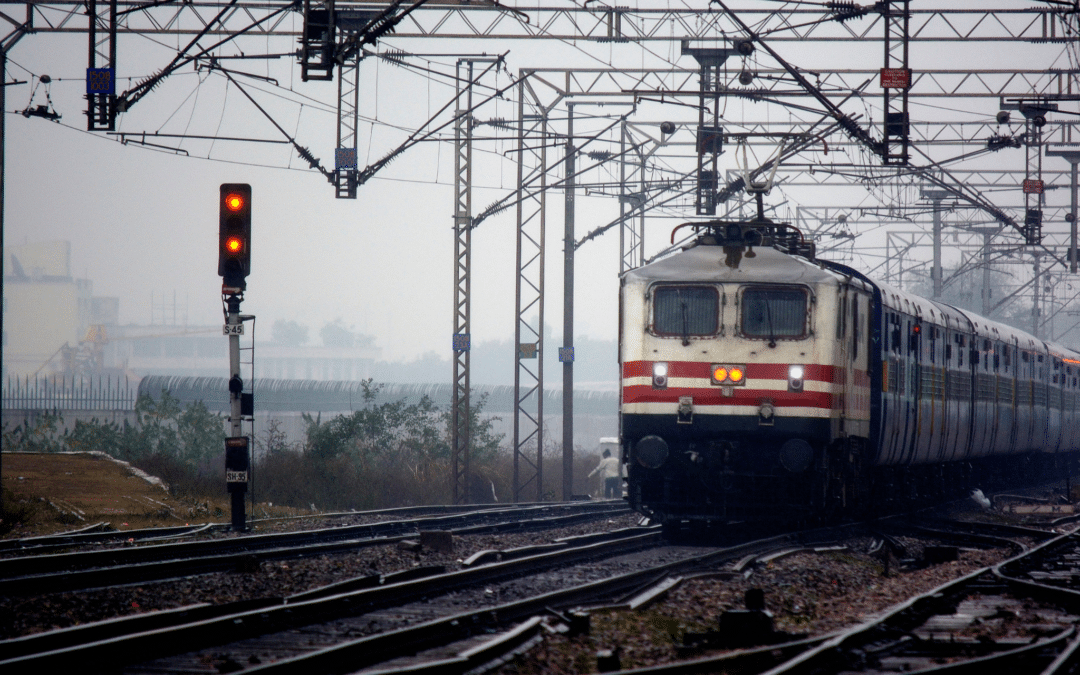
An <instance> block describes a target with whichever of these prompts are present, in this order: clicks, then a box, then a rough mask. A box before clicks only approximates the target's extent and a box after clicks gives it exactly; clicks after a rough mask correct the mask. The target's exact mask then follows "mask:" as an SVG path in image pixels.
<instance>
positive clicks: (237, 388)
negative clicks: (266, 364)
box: [218, 183, 254, 531]
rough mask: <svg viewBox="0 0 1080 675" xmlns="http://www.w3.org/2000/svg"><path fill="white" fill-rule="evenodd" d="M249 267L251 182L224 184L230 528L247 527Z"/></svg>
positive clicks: (221, 240)
mask: <svg viewBox="0 0 1080 675" xmlns="http://www.w3.org/2000/svg"><path fill="white" fill-rule="evenodd" d="M250 271H251V186H250V185H248V184H247V183H223V184H222V185H221V191H220V196H219V199H218V274H219V275H220V276H221V278H222V283H221V301H222V305H223V309H224V311H225V325H224V327H223V329H222V332H223V333H224V334H225V335H227V336H228V337H229V436H228V438H226V439H225V486H226V489H227V490H228V491H229V494H230V496H231V498H232V527H233V529H234V530H237V531H241V530H244V529H246V527H247V524H246V516H245V513H244V498H245V495H246V494H247V491H248V477H249V474H250V469H251V452H250V447H249V445H250V443H249V439H248V437H247V436H245V435H244V434H243V430H242V428H241V422H242V420H243V416H244V415H245V414H247V415H251V414H253V413H254V410H253V408H254V402H253V400H252V397H251V394H244V393H243V392H244V381H243V379H241V377H240V336H241V335H243V334H244V320H245V319H248V318H253V317H246V316H242V315H241V314H240V303H241V302H243V300H244V290H245V289H246V288H247V275H248V273H249V272H250Z"/></svg>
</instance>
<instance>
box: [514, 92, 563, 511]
mask: <svg viewBox="0 0 1080 675" xmlns="http://www.w3.org/2000/svg"><path fill="white" fill-rule="evenodd" d="M553 107H554V104H549V105H545V104H544V103H543V102H542V100H541V99H540V97H538V96H537V95H536V92H535V90H534V88H533V82H532V79H531V78H525V77H523V78H522V79H521V81H520V82H519V84H518V149H517V155H518V167H517V200H516V201H517V208H516V218H517V281H516V283H515V289H516V296H517V299H516V302H515V311H514V316H515V322H514V344H515V345H517V354H516V355H515V367H514V392H515V394H514V482H513V490H514V501H523V500H524V499H525V498H526V495H527V491H529V490H530V488H531V491H532V493H533V494H534V495H535V497H534V499H535V500H536V501H542V500H543V499H544V496H545V495H544V485H543V482H544V357H543V355H544V258H545V255H544V254H545V236H546V224H547V214H546V206H547V173H548V157H547V144H548V138H549V133H550V129H549V120H548V115H549V113H550V111H551V109H552V108H553Z"/></svg>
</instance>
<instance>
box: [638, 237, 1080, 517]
mask: <svg viewBox="0 0 1080 675" xmlns="http://www.w3.org/2000/svg"><path fill="white" fill-rule="evenodd" d="M686 226H689V227H693V228H694V229H695V230H696V231H697V232H696V234H697V236H696V238H695V240H694V241H693V243H692V244H690V245H688V246H686V247H685V248H683V249H682V250H681V251H680V252H678V253H676V254H673V255H671V256H669V257H667V258H664V259H661V260H659V261H657V262H653V263H651V264H648V265H645V266H643V267H640V268H637V269H634V270H630V271H628V272H626V273H624V274H623V276H622V279H621V289H620V332H619V354H620V357H619V361H620V367H621V371H622V384H621V401H620V434H621V437H620V442H621V448H622V454H623V461H624V462H625V464H626V475H627V490H628V499H629V501H630V504H631V506H632V507H633V508H634V509H636V510H638V511H639V512H641V513H643V514H645V515H647V516H649V517H650V518H651V519H652V520H653V521H654V522H662V523H663V524H664V525H665V528H668V529H673V530H675V531H677V528H679V527H686V526H688V525H698V526H700V525H710V524H724V523H732V522H739V521H747V520H750V519H767V518H773V517H783V518H785V519H789V518H799V519H803V520H806V519H812V520H813V521H827V520H831V519H836V518H838V517H843V516H845V515H853V514H860V513H863V512H866V511H879V512H880V510H881V509H882V508H883V507H887V505H888V504H889V503H891V502H895V503H900V502H904V503H911V501H912V500H915V501H916V502H917V503H918V502H921V503H927V502H928V501H930V500H932V499H935V498H939V497H944V496H946V495H948V494H955V493H957V492H958V491H960V490H963V489H968V488H970V487H972V486H974V485H976V484H977V485H981V486H982V487H984V488H985V487H993V486H995V485H1004V484H1007V483H1008V482H1009V481H1010V480H1014V481H1015V480H1016V479H1019V478H1021V477H1031V478H1034V477H1036V474H1037V473H1038V472H1040V471H1041V472H1046V471H1047V470H1056V471H1061V470H1062V468H1063V467H1066V466H1071V464H1070V463H1072V464H1075V462H1076V459H1077V454H1076V453H1077V450H1078V449H1080V433H1078V432H1080V412H1078V410H1077V403H1078V401H1077V392H1078V379H1080V353H1078V352H1076V351H1074V350H1071V349H1067V348H1065V347H1063V346H1060V345H1055V344H1051V343H1048V342H1045V341H1043V340H1040V339H1038V338H1036V337H1034V336H1032V335H1029V334H1027V333H1025V332H1023V331H1020V330H1016V329H1014V328H1011V327H1008V326H1005V325H1002V324H999V323H996V322H994V321H990V320H988V319H985V318H983V317H981V316H978V315H975V314H973V313H971V312H968V311H966V310H962V309H958V308H955V307H951V306H949V305H946V304H942V303H940V302H934V301H931V300H927V299H925V298H921V297H918V296H916V295H912V294H910V293H906V292H903V291H900V290H897V289H895V288H891V287H890V286H887V285H885V284H882V283H878V282H876V281H873V280H871V279H869V278H868V277H866V276H865V275H863V274H861V273H859V272H857V271H856V270H854V269H851V268H849V267H847V266H844V265H842V264H838V263H833V262H828V261H824V260H819V259H816V258H815V255H814V247H813V244H812V243H809V242H805V241H804V240H803V238H802V236H801V235H800V233H799V232H798V231H797V230H796V229H795V228H792V227H790V226H789V225H786V224H777V223H773V222H771V221H768V220H767V219H763V218H761V217H760V216H759V219H758V220H757V221H750V222H727V221H709V222H702V223H687V224H685V225H682V226H680V227H686ZM676 229H679V228H676ZM674 238H675V233H674V232H673V233H672V241H674ZM1059 475H1060V474H1059ZM905 500H906V501H905Z"/></svg>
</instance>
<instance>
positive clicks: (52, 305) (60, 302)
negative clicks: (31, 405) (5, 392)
mask: <svg viewBox="0 0 1080 675" xmlns="http://www.w3.org/2000/svg"><path fill="white" fill-rule="evenodd" d="M4 256H5V258H6V259H5V260H4V300H3V338H2V344H3V358H2V375H3V377H14V376H19V377H21V376H25V375H34V374H42V375H49V374H55V373H59V372H62V371H64V370H71V369H74V368H78V367H83V365H84V364H77V363H76V361H77V360H79V359H80V358H81V357H80V355H79V354H78V353H77V352H78V348H79V343H80V341H83V340H84V339H85V338H86V335H87V330H88V329H89V328H90V326H91V324H93V323H95V322H98V323H100V322H102V321H103V320H105V319H107V318H109V314H110V312H111V310H112V308H113V307H115V306H118V301H116V299H115V298H94V297H93V296H92V291H93V284H92V283H91V281H90V280H89V279H76V278H74V277H73V276H72V275H71V243H70V242H66V241H50V242H43V243H38V244H27V245H24V246H12V247H7V248H5V249H4ZM97 312H100V313H101V314H100V315H99V314H97ZM114 320H115V319H114ZM83 356H85V355H83ZM82 360H85V359H84V358H83V359H82Z"/></svg>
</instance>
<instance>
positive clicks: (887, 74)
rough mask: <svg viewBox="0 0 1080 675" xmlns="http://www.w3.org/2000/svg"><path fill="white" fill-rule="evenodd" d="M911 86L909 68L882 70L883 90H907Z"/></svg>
mask: <svg viewBox="0 0 1080 675" xmlns="http://www.w3.org/2000/svg"><path fill="white" fill-rule="evenodd" d="M910 86H911V70H909V69H907V68H882V69H881V88H882V89H907V88H908V87H910Z"/></svg>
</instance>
